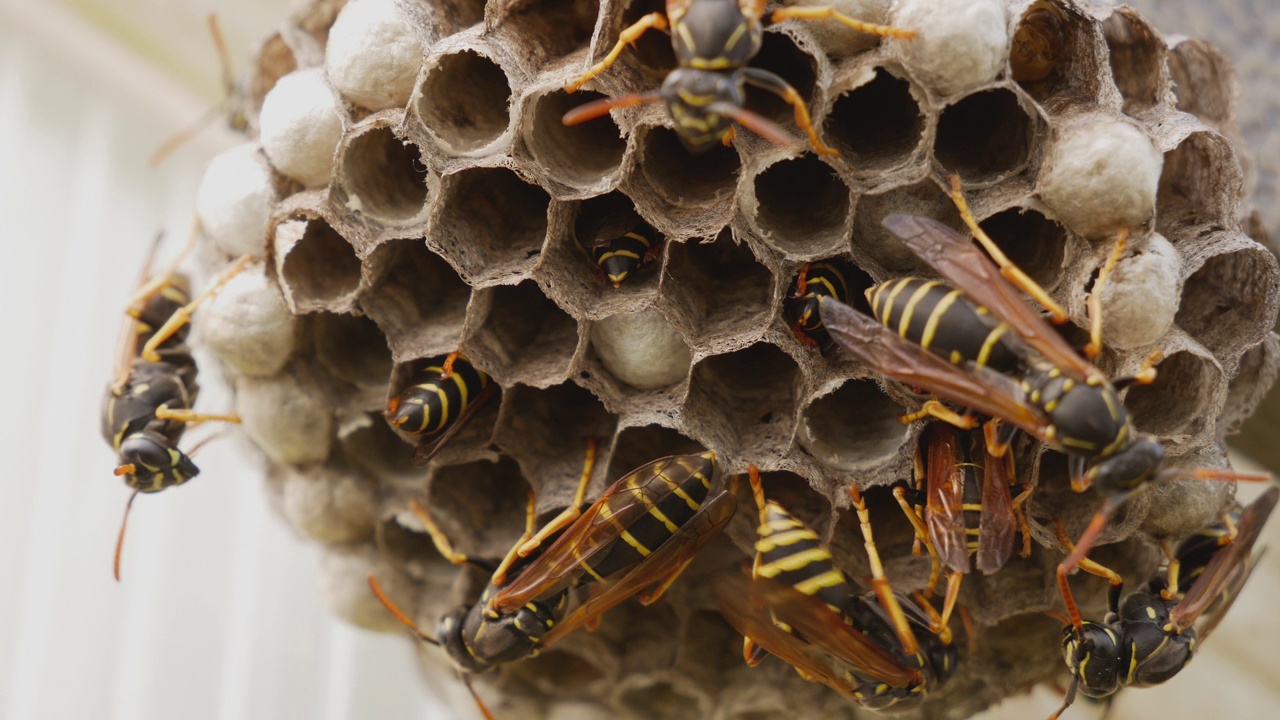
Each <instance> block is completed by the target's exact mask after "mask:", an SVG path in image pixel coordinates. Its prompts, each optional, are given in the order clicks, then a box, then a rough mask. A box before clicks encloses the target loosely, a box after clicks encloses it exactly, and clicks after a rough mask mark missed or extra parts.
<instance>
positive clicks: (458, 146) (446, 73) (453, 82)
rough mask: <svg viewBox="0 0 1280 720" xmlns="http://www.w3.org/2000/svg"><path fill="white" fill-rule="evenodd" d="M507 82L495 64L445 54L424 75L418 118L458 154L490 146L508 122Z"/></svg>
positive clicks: (465, 54) (471, 54)
mask: <svg viewBox="0 0 1280 720" xmlns="http://www.w3.org/2000/svg"><path fill="white" fill-rule="evenodd" d="M510 108H511V82H510V81H509V80H508V79H507V74H506V73H505V72H503V71H502V68H501V67H499V66H498V64H497V63H495V62H494V61H493V60H490V59H489V58H487V57H485V56H483V55H481V54H479V53H477V52H475V51H474V50H463V51H462V52H458V53H454V54H452V55H446V56H444V57H442V58H440V60H439V61H438V63H437V64H436V66H435V67H433V68H431V69H430V70H428V71H427V76H426V78H424V79H423V81H422V91H421V95H420V97H419V99H418V115H419V116H420V117H421V118H422V121H423V122H425V123H426V124H427V127H428V128H429V129H430V130H431V131H432V132H433V133H435V135H436V137H438V138H440V140H441V141H443V142H444V143H446V144H448V145H449V146H450V147H451V148H452V149H453V150H454V151H456V152H467V151H470V150H476V149H479V148H482V147H484V146H485V145H488V144H489V143H491V142H493V141H494V140H496V139H497V138H498V136H499V135H501V134H502V133H503V132H504V131H505V130H506V129H507V125H508V124H509V122H510V119H511V113H510Z"/></svg>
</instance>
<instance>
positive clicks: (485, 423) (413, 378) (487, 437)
mask: <svg viewBox="0 0 1280 720" xmlns="http://www.w3.org/2000/svg"><path fill="white" fill-rule="evenodd" d="M446 358H447V355H437V356H434V357H428V358H421V359H415V360H412V361H409V362H404V363H398V364H396V366H395V367H394V368H393V369H392V371H391V379H390V381H389V382H388V383H387V387H386V392H385V395H384V397H383V400H384V401H385V404H384V405H383V406H382V407H383V408H384V409H385V408H386V407H388V406H389V405H390V402H391V400H392V399H393V398H395V397H398V396H400V395H402V394H403V393H404V392H405V391H406V390H408V389H409V388H410V386H411V385H412V384H416V383H422V382H426V381H427V380H428V379H429V378H432V377H439V375H440V372H441V367H442V365H443V363H444V361H445V360H446ZM455 363H461V364H464V365H465V368H461V369H457V368H456V369H455V372H457V373H461V374H462V379H463V381H464V383H465V384H467V385H468V387H469V388H470V389H471V393H470V395H469V399H468V403H469V404H468V406H467V408H466V409H465V410H464V413H467V414H466V415H465V417H463V416H462V415H461V414H455V413H454V412H453V411H450V412H449V417H450V420H449V423H448V425H447V426H446V428H445V429H444V430H443V431H438V432H435V433H428V434H421V435H419V434H414V433H410V432H407V431H404V430H401V429H400V428H399V427H391V420H390V419H389V418H388V419H384V421H383V422H384V423H386V424H387V425H388V427H391V430H392V432H394V433H395V434H396V435H397V436H399V437H400V438H401V439H402V440H403V441H404V442H407V443H409V444H411V445H413V446H415V447H417V446H420V445H431V446H432V447H433V448H436V449H437V450H438V452H439V455H438V456H437V459H436V460H435V461H434V462H435V463H436V464H441V463H448V462H456V461H457V458H462V459H468V460H469V459H473V458H475V457H476V455H477V453H483V452H486V449H487V448H488V447H489V446H490V445H491V443H492V438H493V427H494V424H495V423H496V422H497V417H498V408H499V405H500V400H501V396H500V392H501V387H500V386H499V385H498V384H497V383H495V382H493V381H492V379H491V378H490V381H489V382H488V383H487V385H485V388H484V389H480V390H478V391H477V390H476V388H477V387H479V385H480V382H479V380H478V379H476V378H474V377H472V376H471V372H472V371H474V372H477V373H478V372H480V370H479V369H477V368H476V367H475V366H474V365H470V363H468V362H467V359H466V357H465V356H463V357H459V358H456V359H455ZM428 371H430V374H427V373H428ZM384 418H385V413H384ZM459 424H460V425H459ZM450 431H454V432H455V434H454V435H452V436H450V437H449V438H448V441H447V443H446V444H443V445H440V444H439V443H443V442H444V441H445V437H444V436H445V433H448V432H450ZM489 455H490V456H491V455H492V454H491V453H489Z"/></svg>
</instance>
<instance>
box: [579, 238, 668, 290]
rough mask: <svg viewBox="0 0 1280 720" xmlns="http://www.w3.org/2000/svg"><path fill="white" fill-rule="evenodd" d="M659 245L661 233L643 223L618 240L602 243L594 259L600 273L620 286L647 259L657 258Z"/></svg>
mask: <svg viewBox="0 0 1280 720" xmlns="http://www.w3.org/2000/svg"><path fill="white" fill-rule="evenodd" d="M657 243H658V234H657V231H656V230H654V229H653V228H652V227H650V226H649V225H648V224H646V223H643V222H642V223H640V224H639V225H638V226H637V227H635V228H632V229H631V230H628V231H627V232H626V233H624V234H622V235H619V236H618V237H615V238H612V239H603V240H601V241H600V242H599V243H598V244H597V245H595V246H594V247H593V248H591V257H592V259H593V260H595V262H596V265H597V266H599V268H600V272H602V273H604V276H605V277H606V278H608V279H609V282H611V283H613V286H614V287H618V286H619V285H621V284H622V281H623V280H626V279H627V277H628V276H630V275H631V273H633V272H635V271H637V270H639V269H640V266H641V265H644V263H645V262H646V261H647V260H651V259H653V256H654V255H655V254H656V251H657V247H658V245H657Z"/></svg>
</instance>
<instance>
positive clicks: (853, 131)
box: [822, 68, 925, 174]
mask: <svg viewBox="0 0 1280 720" xmlns="http://www.w3.org/2000/svg"><path fill="white" fill-rule="evenodd" d="M832 91H833V92H838V93H839V95H837V96H836V100H835V103H834V104H833V105H832V106H831V113H830V114H829V115H827V119H826V120H825V121H824V122H823V125H822V129H823V134H824V136H825V137H826V139H827V142H828V143H829V144H830V145H831V146H832V147H834V148H835V149H837V150H839V151H840V156H841V158H842V159H843V160H844V161H845V162H846V163H848V164H849V165H850V166H851V167H853V168H854V169H855V170H856V171H857V172H858V173H861V174H875V173H878V172H884V171H885V170H888V169H891V168H895V167H898V166H899V165H901V164H903V163H904V162H906V161H907V160H908V159H909V158H910V157H911V156H912V155H913V154H914V153H915V151H916V148H918V147H919V146H920V143H921V142H922V141H923V139H924V124H925V118H924V113H923V112H921V110H920V104H919V103H917V102H916V100H915V98H913V97H912V96H911V83H909V82H907V81H906V80H904V79H902V78H899V77H897V76H896V75H893V74H892V73H890V72H889V71H888V70H887V69H885V68H876V71H875V77H874V78H872V80H871V82H868V83H865V84H863V85H859V86H858V87H854V88H850V89H848V90H844V91H841V89H840V88H839V86H838V85H837V86H835V87H833V88H832Z"/></svg>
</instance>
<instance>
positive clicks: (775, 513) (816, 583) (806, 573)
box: [754, 502, 851, 613]
mask: <svg viewBox="0 0 1280 720" xmlns="http://www.w3.org/2000/svg"><path fill="white" fill-rule="evenodd" d="M756 534H757V539H756V561H757V562H756V567H755V570H754V572H755V574H756V575H757V576H758V577H765V578H770V579H772V580H775V581H777V582H779V583H782V584H783V585H787V586H790V587H793V588H795V589H796V590H797V591H799V592H801V593H803V594H805V595H809V596H811V597H815V598H817V599H819V600H821V601H823V602H825V603H826V604H827V605H828V606H830V607H831V609H832V610H834V611H835V612H838V613H842V612H843V608H844V606H845V604H846V603H847V602H848V600H849V596H850V595H851V591H850V588H849V583H848V580H847V579H846V578H845V576H844V573H842V572H840V570H838V569H837V568H836V567H835V564H834V563H833V562H832V560H831V553H830V552H829V551H828V550H827V548H826V547H825V546H824V545H823V544H822V541H821V540H820V539H819V538H818V534H817V533H815V532H814V531H812V530H810V529H809V528H808V527H807V526H806V525H805V524H804V523H802V522H800V521H799V520H797V519H796V518H795V516H793V515H792V514H791V513H789V512H787V511H786V510H784V509H783V508H782V506H781V505H778V504H777V503H775V502H770V503H767V504H766V505H765V510H764V513H763V517H762V519H761V523H760V527H759V529H757V531H756Z"/></svg>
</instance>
